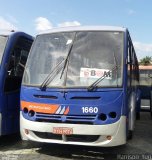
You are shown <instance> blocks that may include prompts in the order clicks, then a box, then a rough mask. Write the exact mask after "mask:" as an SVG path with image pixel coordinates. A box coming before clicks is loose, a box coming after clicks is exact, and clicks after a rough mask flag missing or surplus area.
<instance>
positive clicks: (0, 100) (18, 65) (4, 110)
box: [0, 30, 33, 136]
mask: <svg viewBox="0 0 152 160" xmlns="http://www.w3.org/2000/svg"><path fill="white" fill-rule="evenodd" d="M32 42H33V38H32V37H31V36H30V35H28V34H26V33H23V32H14V31H12V32H11V31H4V30H3V31H2V30H1V31H0V136H1V135H8V134H12V133H16V132H19V106H20V105H19V104H20V87H21V81H22V75H23V71H24V65H25V63H26V60H27V56H28V53H29V50H30V48H31V45H32Z"/></svg>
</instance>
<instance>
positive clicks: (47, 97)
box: [34, 95, 58, 99]
mask: <svg viewBox="0 0 152 160" xmlns="http://www.w3.org/2000/svg"><path fill="white" fill-rule="evenodd" d="M34 97H36V98H46V99H58V97H56V96H51V95H34Z"/></svg>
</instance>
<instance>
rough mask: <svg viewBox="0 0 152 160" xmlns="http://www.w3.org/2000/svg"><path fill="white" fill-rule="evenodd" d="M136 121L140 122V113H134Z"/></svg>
mask: <svg viewBox="0 0 152 160" xmlns="http://www.w3.org/2000/svg"><path fill="white" fill-rule="evenodd" d="M136 120H140V112H137V113H136Z"/></svg>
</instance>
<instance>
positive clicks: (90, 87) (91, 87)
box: [87, 66, 118, 91]
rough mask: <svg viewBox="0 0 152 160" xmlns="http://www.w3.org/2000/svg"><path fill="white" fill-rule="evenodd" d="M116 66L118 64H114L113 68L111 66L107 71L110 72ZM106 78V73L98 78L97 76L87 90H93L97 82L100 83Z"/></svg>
mask: <svg viewBox="0 0 152 160" xmlns="http://www.w3.org/2000/svg"><path fill="white" fill-rule="evenodd" d="M117 67H118V66H114V67H113V68H112V70H111V71H110V70H109V71H108V72H112V71H113V70H115V69H117ZM105 78H106V74H104V75H103V76H101V77H100V78H98V79H97V80H96V81H95V82H93V83H92V84H91V85H90V86H89V87H88V88H87V89H88V91H93V90H94V89H95V88H96V87H97V85H98V83H100V82H101V81H102V80H104V79H105Z"/></svg>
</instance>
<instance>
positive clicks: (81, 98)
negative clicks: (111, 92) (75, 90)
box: [71, 97, 101, 100]
mask: <svg viewBox="0 0 152 160" xmlns="http://www.w3.org/2000/svg"><path fill="white" fill-rule="evenodd" d="M100 98H101V97H71V99H75V100H96V99H100Z"/></svg>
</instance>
